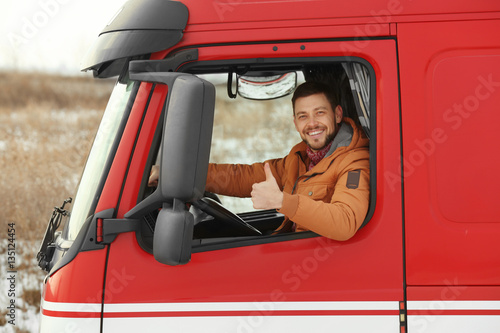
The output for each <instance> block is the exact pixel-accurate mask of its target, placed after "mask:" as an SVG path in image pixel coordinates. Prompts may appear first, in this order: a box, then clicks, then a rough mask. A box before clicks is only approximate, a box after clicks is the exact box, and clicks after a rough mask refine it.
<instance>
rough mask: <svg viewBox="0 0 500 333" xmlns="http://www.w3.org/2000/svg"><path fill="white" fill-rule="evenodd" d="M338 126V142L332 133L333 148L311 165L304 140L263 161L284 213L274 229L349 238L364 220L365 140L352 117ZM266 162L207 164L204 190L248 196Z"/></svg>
mask: <svg viewBox="0 0 500 333" xmlns="http://www.w3.org/2000/svg"><path fill="white" fill-rule="evenodd" d="M345 126H347V127H345ZM342 128H343V129H344V131H343V134H342V136H343V139H341V140H342V141H341V142H336V141H339V140H337V139H338V138H337V137H336V138H335V139H334V144H333V148H332V150H333V149H334V151H333V152H330V155H328V156H326V157H325V158H323V160H321V161H320V162H319V163H318V164H317V165H316V166H314V167H313V168H312V169H311V170H309V171H307V165H309V160H308V157H307V154H306V147H307V146H306V144H305V143H304V142H301V143H299V144H297V145H296V146H294V147H293V148H292V150H291V151H290V153H289V154H288V155H287V156H286V157H284V158H280V159H273V160H269V161H266V162H268V163H269V165H270V167H271V170H272V172H273V175H274V177H275V178H276V181H277V183H278V186H280V188H281V189H282V190H283V206H282V207H281V209H280V210H279V212H280V213H282V214H284V215H285V221H284V222H283V224H282V225H281V226H280V228H278V229H277V231H278V232H287V231H292V230H295V231H305V230H311V231H314V232H316V233H318V234H320V235H323V236H325V237H328V238H331V239H335V240H347V239H349V238H351V237H352V236H353V235H354V234H355V233H356V231H357V230H358V229H359V227H360V226H361V224H362V223H363V220H364V219H365V217H366V214H367V211H368V204H369V197H370V179H369V177H370V172H369V168H370V163H369V150H368V143H369V142H368V139H367V138H366V136H365V135H364V133H363V131H362V129H360V128H359V127H358V126H356V125H355V123H354V122H353V121H352V120H351V119H350V118H344V119H343V124H342V126H341V130H342ZM351 128H352V130H351ZM346 133H347V134H346ZM339 134H340V131H339V133H338V134H337V136H339ZM351 135H352V136H351ZM264 163H265V162H264ZM264 163H255V164H252V165H242V164H210V166H209V169H208V177H207V186H206V190H207V191H210V192H214V193H218V194H222V195H229V196H236V197H250V193H251V191H252V185H253V184H254V183H258V182H262V181H264V180H265V179H266V176H265V173H264ZM291 221H293V222H295V225H294V224H293V223H292V222H291Z"/></svg>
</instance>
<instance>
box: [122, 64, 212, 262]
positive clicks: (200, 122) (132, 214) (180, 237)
mask: <svg viewBox="0 0 500 333" xmlns="http://www.w3.org/2000/svg"><path fill="white" fill-rule="evenodd" d="M130 78H131V79H133V80H141V81H149V82H157V83H163V84H167V85H168V88H169V93H168V102H167V106H166V111H165V124H164V128H163V138H162V148H161V157H160V161H161V162H160V163H161V165H160V178H159V180H158V187H157V189H156V190H155V192H154V193H153V194H151V195H150V196H149V197H147V198H146V199H144V200H143V201H142V202H140V203H139V204H138V205H137V206H136V207H134V208H133V209H132V210H131V211H129V212H128V213H127V214H125V218H138V217H140V216H143V215H144V214H145V213H146V212H148V211H151V210H153V209H157V208H159V207H162V208H161V211H160V213H159V215H158V219H157V221H156V227H155V231H154V238H153V253H154V257H155V259H156V260H157V261H159V262H161V263H164V264H168V265H179V264H186V263H187V262H189V260H190V259H191V242H192V238H193V225H194V218H193V216H192V215H191V213H189V212H188V210H187V207H186V203H188V202H194V201H197V200H198V199H200V198H201V197H203V193H204V192H205V183H206V179H207V171H208V161H209V156H210V146H211V142H212V127H213V118H214V107H215V87H214V86H213V85H212V84H211V83H210V82H208V81H205V80H202V79H200V78H198V77H196V76H194V75H189V74H182V73H165V72H162V73H154V72H144V73H133V72H132V71H131V74H130Z"/></svg>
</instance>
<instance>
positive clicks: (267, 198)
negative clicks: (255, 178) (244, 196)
mask: <svg viewBox="0 0 500 333" xmlns="http://www.w3.org/2000/svg"><path fill="white" fill-rule="evenodd" d="M264 172H265V173H266V180H265V181H263V182H261V183H255V184H253V185H252V193H251V195H252V202H253V208H255V209H280V208H281V205H282V204H283V192H281V191H280V188H279V186H278V183H277V182H276V179H275V178H274V176H273V173H272V172H271V168H270V167H269V164H268V163H266V164H265V165H264Z"/></svg>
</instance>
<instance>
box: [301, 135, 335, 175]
mask: <svg viewBox="0 0 500 333" xmlns="http://www.w3.org/2000/svg"><path fill="white" fill-rule="evenodd" d="M332 143H333V140H332V141H331V142H330V143H329V144H328V145H326V146H325V147H323V148H322V149H321V150H319V151H317V152H314V151H312V149H311V148H310V147H309V146H307V149H306V153H307V156H308V157H309V160H310V161H311V162H310V163H309V169H308V170H311V169H312V168H313V167H314V166H315V165H316V164H318V163H319V161H321V160H322V159H323V158H324V157H325V155H326V153H328V151H329V150H330V147H331V146H332Z"/></svg>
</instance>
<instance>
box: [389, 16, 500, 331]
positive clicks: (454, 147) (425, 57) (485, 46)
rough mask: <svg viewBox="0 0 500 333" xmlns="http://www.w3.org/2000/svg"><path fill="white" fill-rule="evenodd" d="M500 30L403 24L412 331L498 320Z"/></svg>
mask: <svg viewBox="0 0 500 333" xmlns="http://www.w3.org/2000/svg"><path fill="white" fill-rule="evenodd" d="M498 29H500V21H499V20H498V19H497V20H468V21H453V22H433V23H431V22H428V23H411V24H410V23H408V24H401V25H399V26H398V34H399V38H400V43H399V45H400V61H401V93H402V95H401V103H402V110H403V112H402V113H403V116H402V121H403V152H404V155H403V163H404V168H403V170H404V184H405V185H404V190H405V195H404V197H405V210H406V214H405V220H406V223H405V225H406V243H407V254H406V262H407V283H408V315H409V320H408V322H409V331H411V332H413V331H418V332H442V331H453V332H471V331H474V332H491V330H492V329H493V328H497V329H498V327H500V316H499V311H500V305H499V304H500V302H499V301H500V287H499V286H500V256H499V255H498V254H499V253H500V243H499V242H498V239H499V237H500V224H499V221H500V220H499V215H500V206H499V205H498V199H497V198H498V195H497V192H498V188H499V186H500V178H499V177H498V176H496V170H497V169H498V167H499V166H500V158H499V155H498V154H497V153H496V151H498V148H499V145H498V140H497V139H496V136H497V133H498V130H497V125H498V123H499V120H500V116H499V113H498V105H500V70H499V66H498V64H499V61H500V48H499V47H500V46H499V43H498V38H497V37H498V33H497V32H498V31H499V30H498Z"/></svg>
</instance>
